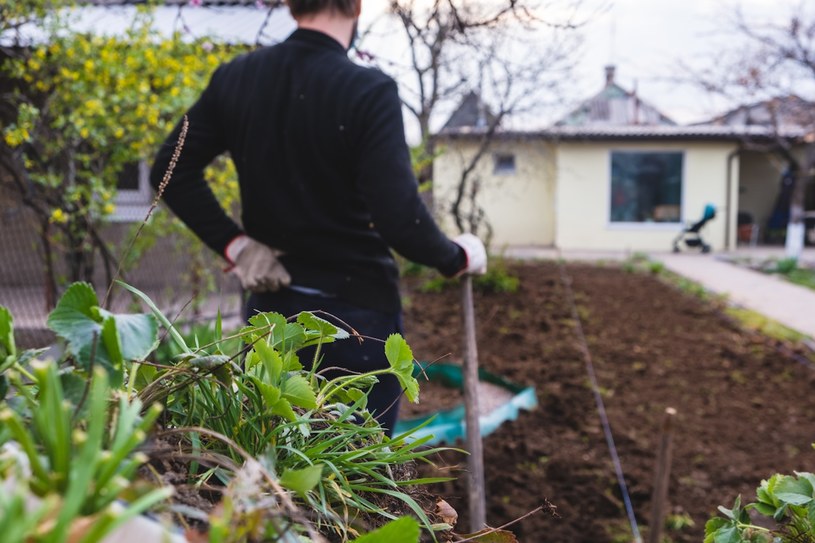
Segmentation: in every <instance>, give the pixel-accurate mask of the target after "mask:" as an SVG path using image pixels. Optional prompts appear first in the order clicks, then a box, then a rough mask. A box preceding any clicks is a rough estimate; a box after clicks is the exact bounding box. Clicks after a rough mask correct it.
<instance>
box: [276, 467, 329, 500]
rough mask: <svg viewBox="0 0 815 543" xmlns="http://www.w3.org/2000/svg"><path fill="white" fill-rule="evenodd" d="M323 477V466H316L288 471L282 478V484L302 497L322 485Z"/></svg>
mask: <svg viewBox="0 0 815 543" xmlns="http://www.w3.org/2000/svg"><path fill="white" fill-rule="evenodd" d="M322 477H323V465H322V464H316V465H314V466H309V467H307V468H303V469H287V470H285V471H284V472H283V475H281V476H280V484H281V485H283V487H284V488H288V489H289V490H293V491H294V492H296V493H297V494H299V495H300V496H302V497H305V495H306V494H308V492H309V491H310V490H311V489H312V488H314V487H315V486H317V485H318V484H319V483H320V479H322Z"/></svg>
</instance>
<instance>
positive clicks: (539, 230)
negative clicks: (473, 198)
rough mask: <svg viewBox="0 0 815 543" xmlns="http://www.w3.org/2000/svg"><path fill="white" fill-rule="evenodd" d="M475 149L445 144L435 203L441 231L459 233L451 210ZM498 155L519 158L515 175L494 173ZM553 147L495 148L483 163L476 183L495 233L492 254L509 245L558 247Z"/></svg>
mask: <svg viewBox="0 0 815 543" xmlns="http://www.w3.org/2000/svg"><path fill="white" fill-rule="evenodd" d="M476 149H477V146H476V144H475V143H472V142H467V141H460V140H455V141H450V142H447V143H444V144H443V148H442V154H441V155H440V156H439V157H438V158H436V160H435V162H434V165H433V167H434V180H433V182H434V184H433V199H434V202H435V209H436V215H437V218H439V220H440V221H441V223H442V226H443V228H444V229H445V230H446V231H447V232H449V233H454V232H456V229H455V226H454V224H453V221H452V218H451V215H450V212H449V210H450V206H451V204H452V202H453V201H454V198H455V190H456V186H457V183H458V180H459V179H460V176H461V171H462V169H463V168H464V167H465V166H466V165H467V164H468V163H469V161H470V160H471V159H472V157H473V156H474V155H475V152H476ZM495 154H507V155H510V154H511V155H513V156H514V157H515V173H498V174H497V173H495V171H494V170H495V158H494V157H495ZM553 158H554V152H553V147H552V146H551V145H550V144H547V143H545V142H541V141H539V140H538V141H535V140H531V141H523V142H518V141H515V142H495V143H494V144H493V146H492V148H491V149H490V152H489V153H486V154H485V155H484V157H483V158H482V159H481V161H480V162H479V164H478V166H477V167H476V169H475V171H474V172H473V174H472V179H477V180H478V181H479V182H480V185H481V187H480V189H479V193H478V196H477V199H478V202H479V205H480V206H481V207H482V208H483V210H484V212H485V214H486V217H487V220H488V221H489V223H490V225H491V226H492V228H493V230H494V236H493V239H492V248H493V250H500V249H501V248H502V247H505V246H507V245H552V244H553V243H554V241H555V208H554V203H555V178H554V176H555V164H554V162H553Z"/></svg>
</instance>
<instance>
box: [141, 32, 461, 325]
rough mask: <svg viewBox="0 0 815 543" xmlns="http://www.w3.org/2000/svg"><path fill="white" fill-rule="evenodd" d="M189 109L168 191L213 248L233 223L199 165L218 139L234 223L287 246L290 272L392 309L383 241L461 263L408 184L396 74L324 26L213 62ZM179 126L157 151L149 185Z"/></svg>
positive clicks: (392, 279)
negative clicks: (358, 56)
mask: <svg viewBox="0 0 815 543" xmlns="http://www.w3.org/2000/svg"><path fill="white" fill-rule="evenodd" d="M188 117H189V122H190V124H189V131H188V134H187V138H186V142H185V144H184V148H183V150H182V152H181V157H180V159H179V161H178V164H177V166H176V168H175V172H174V174H173V176H172V179H171V181H170V183H169V185H168V186H167V188H166V190H165V192H164V200H165V201H166V203H167V205H168V206H169V207H170V208H171V209H172V210H173V212H175V214H176V215H178V217H179V218H180V219H181V220H182V221H184V223H185V224H186V225H187V226H188V227H189V228H190V229H192V230H193V232H195V233H196V234H197V235H198V236H199V237H200V238H201V239H202V240H203V241H204V242H205V243H206V244H207V245H208V246H209V247H210V248H212V249H213V250H214V251H216V252H218V253H219V254H221V255H223V254H224V250H225V248H226V246H227V244H228V243H229V242H230V241H231V240H232V239H233V238H234V237H235V236H237V235H238V234H240V233H241V232H242V230H241V228H240V227H239V226H238V225H237V224H235V222H234V221H233V220H231V219H230V218H229V217H228V216H227V214H226V213H225V212H224V210H223V209H222V208H221V206H220V205H219V204H218V202H217V201H216V199H215V198H214V196H213V194H212V191H211V190H210V188H209V186H208V185H207V183H206V182H205V180H204V178H203V169H204V168H205V167H206V166H207V165H208V164H209V163H210V162H211V161H212V160H213V159H214V158H215V157H216V156H217V155H219V154H221V153H223V152H225V151H227V152H229V154H230V155H231V157H232V160H233V161H234V163H235V167H236V168H237V171H238V178H239V182H240V193H241V206H242V222H243V229H244V230H245V232H246V234H248V235H249V236H250V237H252V238H254V239H256V240H258V241H261V242H263V243H265V244H267V245H269V246H271V247H275V248H277V249H280V250H282V251H283V252H284V253H285V255H284V256H283V257H282V258H281V261H282V263H283V265H284V266H285V267H286V269H287V270H288V271H289V273H290V274H291V277H292V284H293V285H297V286H301V287H310V288H315V289H319V290H321V291H324V292H328V293H332V294H334V295H336V296H338V297H340V298H342V299H345V300H347V301H349V302H351V303H354V304H356V305H359V306H361V307H367V308H371V309H377V310H381V311H396V310H398V309H399V308H400V303H399V292H398V287H397V281H398V270H397V267H396V264H395V262H394V259H393V257H392V255H391V253H390V250H389V247H392V248H393V249H395V250H396V251H397V252H398V253H400V254H401V255H403V256H404V257H406V258H408V259H410V260H412V261H415V262H418V263H421V264H424V265H427V266H431V267H434V268H437V269H438V270H439V271H441V272H442V273H443V274H445V275H448V276H449V275H454V274H455V273H456V272H458V271H459V270H461V269H462V268H463V267H464V266H465V262H466V256H465V255H464V253H463V251H462V250H461V249H460V248H459V247H458V245H456V244H455V243H453V242H452V241H450V240H449V239H448V238H447V237H446V236H445V235H444V234H443V233H442V232H441V231H440V230H439V229H438V227H437V226H436V223H435V222H434V221H433V218H432V217H431V216H430V214H429V213H428V211H427V209H426V207H425V206H424V204H423V203H422V201H421V199H420V197H419V195H418V191H417V183H416V179H415V177H414V176H413V172H412V169H411V162H410V155H409V152H408V149H407V146H406V144H405V137H404V127H403V124H402V111H401V102H400V100H399V96H398V91H397V87H396V83H395V82H394V81H393V80H392V79H391V78H390V77H388V76H386V75H385V74H383V73H382V72H380V71H378V70H374V69H370V68H364V67H361V66H358V65H356V64H354V63H353V62H351V61H350V60H349V59H348V57H347V54H346V51H345V49H344V48H343V46H342V45H341V44H340V43H339V42H337V41H335V40H334V39H333V38H331V37H329V36H328V35H326V34H322V33H320V32H316V31H312V30H304V29H298V30H296V31H295V32H294V33H293V34H292V35H291V36H290V37H289V38H288V39H287V40H286V41H284V42H282V43H280V44H278V45H275V46H272V47H266V48H263V49H259V50H257V51H254V52H252V53H249V54H246V55H242V56H240V57H238V58H236V59H235V60H233V61H231V62H230V63H228V64H225V65H223V66H221V67H220V68H218V70H216V72H215V73H214V74H213V76H212V80H211V81H210V83H209V86H208V87H207V89H206V90H205V91H204V93H203V94H202V95H201V97H200V98H199V100H198V102H197V103H196V104H195V105H193V107H192V108H191V109H190V110H189V112H188ZM180 127H181V123H179V125H178V126H176V128H175V130H174V131H173V132H172V133H171V134H170V136H169V137H168V138H167V141H166V142H165V143H164V145H163V146H162V147H161V149H160V151H159V153H158V156H157V158H156V161H155V163H154V165H153V169H152V172H151V182H152V184H153V186H154V187H157V186H158V184H159V183H160V181H161V178H162V177H163V175H164V172H165V170H166V168H167V165H168V164H169V161H170V157H171V156H172V153H173V149H174V147H175V142H176V140H177V138H178V134H179V131H180Z"/></svg>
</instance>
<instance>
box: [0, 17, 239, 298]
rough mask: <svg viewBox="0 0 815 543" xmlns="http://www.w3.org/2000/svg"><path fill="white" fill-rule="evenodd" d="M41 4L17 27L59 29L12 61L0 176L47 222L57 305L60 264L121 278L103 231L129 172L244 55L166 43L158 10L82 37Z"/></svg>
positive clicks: (5, 71) (42, 228)
mask: <svg viewBox="0 0 815 543" xmlns="http://www.w3.org/2000/svg"><path fill="white" fill-rule="evenodd" d="M12 4H14V3H12ZM41 4H44V2H41V3H37V2H34V3H32V7H31V9H34V10H35V12H34V13H33V14H31V15H28V12H26V11H24V10H23V11H21V12H20V13H15V19H14V21H13V22H12V23H5V26H6V27H9V25H15V24H18V23H17V21H18V20H23V19H28V20H32V19H37V20H39V21H40V22H41V24H43V25H45V26H44V28H49V29H51V30H50V31H49V32H48V33H47V36H48V37H47V40H45V41H43V42H42V43H28V44H19V46H17V47H15V48H14V49H13V54H8V55H6V56H5V57H4V58H3V60H2V62H3V64H2V77H3V79H4V81H6V82H7V83H8V90H7V92H5V93H4V94H3V96H2V98H0V101H2V106H3V109H2V111H3V116H2V125H0V131H1V132H2V141H1V142H0V169H2V174H3V175H2V180H3V183H4V184H5V185H6V187H7V188H10V189H11V191H12V192H13V193H15V194H16V195H17V196H18V197H19V198H20V201H21V202H23V203H24V204H25V205H26V206H27V207H28V208H29V209H31V210H32V211H33V212H34V213H35V215H36V217H37V223H38V225H39V232H38V234H39V239H40V241H41V245H42V249H43V251H42V253H43V255H44V266H45V269H46V282H47V285H46V292H47V297H48V298H49V299H48V301H47V304H48V305H53V302H54V300H55V293H56V290H57V287H58V285H57V283H58V280H57V277H58V273H57V262H56V259H57V258H58V257H60V256H62V257H64V259H65V262H66V264H67V266H66V267H67V277H66V279H67V281H71V282H72V281H79V280H86V281H92V280H93V275H94V266H95V263H96V261H97V257H101V261H102V262H103V264H104V266H105V270H106V274H107V279H108V281H110V279H111V278H112V275H113V271H112V270H113V268H114V266H115V257H114V255H113V254H112V253H111V251H110V250H109V249H108V248H107V246H106V244H105V242H104V241H103V239H102V236H101V235H100V227H101V226H102V225H103V224H104V223H105V219H106V217H108V216H109V215H110V214H111V213H112V212H113V211H114V209H115V206H114V200H115V194H116V186H117V181H118V177H119V173H120V172H121V171H122V169H123V168H124V167H125V166H126V165H128V164H132V163H135V162H138V161H140V160H146V159H149V158H150V157H152V155H153V154H154V153H155V148H156V145H158V143H159V142H160V141H162V139H163V138H164V136H165V135H166V134H167V133H168V132H169V130H170V128H171V123H174V122H175V121H176V120H177V119H178V118H179V117H180V115H181V114H182V113H183V111H184V110H185V109H186V108H187V107H188V106H189V105H190V104H191V103H192V101H193V100H194V99H195V98H196V97H197V95H198V94H199V93H200V90H201V89H202V88H203V86H204V85H205V83H206V81H207V79H208V77H209V75H210V73H211V72H212V71H213V70H214V68H215V67H216V66H217V65H218V64H220V63H221V62H223V61H224V60H225V59H226V58H228V57H230V56H232V55H233V54H234V53H235V51H234V50H233V49H230V48H228V47H216V46H214V45H213V44H211V43H210V42H208V41H206V40H197V41H187V40H184V39H181V37H180V36H175V37H174V38H172V39H165V38H162V37H161V36H160V35H158V33H157V32H156V31H155V30H153V26H152V24H151V23H152V19H151V15H150V11H149V10H144V11H142V12H140V14H139V15H138V16H137V17H136V19H135V20H134V21H133V24H132V26H131V27H130V28H129V29H128V30H127V32H126V33H125V34H124V35H122V36H104V37H103V36H99V35H89V34H78V33H73V32H70V31H68V28H69V26H68V24H67V23H68V20H67V19H65V17H66V15H65V12H62V11H51V12H48V13H49V14H50V15H49V18H48V19H47V20H46V19H43V18H42V15H40V12H39V11H36V9H39V8H38V7H37V6H40V5H41ZM0 13H2V11H0ZM43 13H44V12H43ZM222 181H223V182H224V183H228V179H227V178H225V179H222ZM233 189H234V187H233Z"/></svg>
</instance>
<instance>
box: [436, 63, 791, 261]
mask: <svg viewBox="0 0 815 543" xmlns="http://www.w3.org/2000/svg"><path fill="white" fill-rule="evenodd" d="M475 99H476V100H477V97H476V98H475ZM472 101H473V98H472V97H468V99H467V100H465V102H464V104H463V105H462V108H460V109H459V111H457V112H456V113H455V114H454V115H453V116H452V117H451V120H450V122H448V124H447V125H445V127H444V128H443V129H442V130H441V131H440V133H439V137H440V145H441V147H442V148H443V149H444V150H445V151H444V153H443V154H442V155H441V156H439V157H438V158H437V159H436V161H435V162H434V198H435V201H436V203H437V205H440V206H442V209H445V210H446V209H448V208H449V202H450V201H451V198H452V195H453V194H454V190H455V187H456V185H457V183H458V180H459V179H460V176H461V171H462V168H463V167H464V165H466V164H467V162H468V161H469V160H470V158H471V157H472V156H473V155H474V153H475V151H476V149H477V148H478V144H479V141H481V138H482V137H483V136H484V134H485V128H484V127H485V126H486V123H485V122H484V119H485V118H486V117H485V115H487V114H488V111H487V110H486V108H485V107H484V106H483V105H480V104H479V105H477V106H473V103H472ZM468 112H469V113H468ZM805 134H806V130H805V129H804V128H801V127H800V126H782V127H779V129H778V130H775V129H774V128H773V127H771V126H768V125H767V124H758V125H757V124H752V125H751V124H747V123H739V122H737V119H735V118H733V122H731V123H726V122H720V123H718V124H717V123H713V122H711V123H707V124H703V125H693V126H681V125H678V124H676V123H675V122H674V121H672V120H671V119H670V118H668V117H667V116H665V115H663V114H662V113H660V112H659V111H658V110H657V109H656V108H654V107H652V106H651V105H649V104H648V103H647V102H645V101H643V100H642V99H641V98H640V97H639V96H637V94H636V93H633V92H629V91H627V90H625V89H623V88H622V87H620V86H619V85H618V84H617V83H616V81H615V72H614V67H612V66H609V67H607V68H606V83H605V86H604V87H603V89H602V90H601V91H600V92H599V93H598V94H597V95H595V96H593V97H591V98H590V99H588V100H586V101H585V102H583V103H582V104H581V105H580V106H579V107H578V108H577V109H575V110H574V111H573V112H572V113H570V114H569V115H567V116H566V117H564V118H563V119H562V120H560V121H559V122H557V123H556V124H555V125H554V126H552V127H551V128H548V129H545V130H536V131H504V130H500V129H499V131H498V132H497V133H496V134H495V136H494V139H493V141H492V143H491V144H490V153H489V154H487V155H486V157H485V158H484V159H482V161H481V162H480V164H479V166H478V167H477V168H476V169H475V171H474V173H473V176H474V178H475V179H477V180H478V183H479V187H480V189H479V191H480V193H479V196H478V201H479V204H480V205H481V207H482V208H483V209H484V212H485V215H486V219H487V220H488V221H489V222H490V224H491V226H492V228H493V232H494V238H493V247H494V248H495V249H500V248H501V247H502V246H506V245H541V246H555V247H559V248H562V249H589V250H631V251H639V250H670V249H671V241H672V239H673V238H674V237H675V236H676V234H677V233H678V232H680V231H681V230H682V228H683V227H684V226H685V225H686V223H688V222H691V221H695V220H697V219H699V218H700V217H701V215H702V212H703V210H704V207H705V205H706V204H708V203H711V204H713V205H715V206H716V208H717V210H718V214H717V217H716V219H714V220H713V221H712V222H710V223H708V225H707V226H706V228H705V230H704V236H705V239H706V241H707V242H708V243H710V244H711V245H712V246H713V248H714V250H721V249H729V248H732V247H734V246H735V244H736V242H737V219H738V212H739V211H740V210H741V208H742V206H748V204H751V205H754V206H755V208H754V209H753V208H751V209H750V211H751V212H753V213H754V214H755V218H756V220H766V216H767V215H768V214H769V212H768V211H767V209H766V206H767V205H769V206H770V208H772V205H773V202H774V200H775V198H774V195H775V194H776V193H777V192H778V187H779V180H780V178H781V174H782V171H783V169H784V167H785V166H786V165H785V164H783V163H782V162H781V161H780V160H779V159H776V158H775V157H774V155H773V154H772V153H770V152H769V151H768V150H763V151H752V150H750V149H753V148H755V147H756V146H757V145H758V144H762V145H763V146H764V149H769V147H770V146H771V145H772V144H773V143H775V142H776V141H777V140H778V138H779V137H781V138H783V139H784V141H785V142H787V143H789V144H790V145H791V146H793V147H794V148H795V152H797V153H802V152H803V151H802V150H803V146H802V145H801V143H800V142H801V141H802V138H803V136H804V135H805ZM751 193H760V194H761V195H762V196H761V200H760V202H759V201H756V202H753V201H752V200H750V199H749V198H748V196H747V195H748V194H751ZM768 195H771V196H768Z"/></svg>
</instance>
